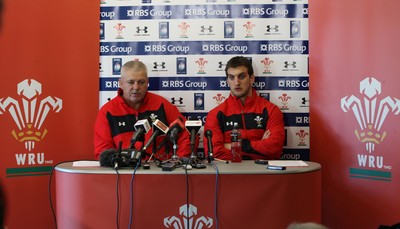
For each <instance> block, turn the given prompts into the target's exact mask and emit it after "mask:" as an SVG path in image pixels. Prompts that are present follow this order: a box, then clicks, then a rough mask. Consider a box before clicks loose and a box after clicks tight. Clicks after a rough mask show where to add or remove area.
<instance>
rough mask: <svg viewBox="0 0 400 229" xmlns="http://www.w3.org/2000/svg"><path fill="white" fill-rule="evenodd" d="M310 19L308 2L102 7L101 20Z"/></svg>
mask: <svg viewBox="0 0 400 229" xmlns="http://www.w3.org/2000/svg"><path fill="white" fill-rule="evenodd" d="M213 18H223V19H224V18H308V4H284V5H282V4H265V5H258V4H254V5H253V4H252V5H249V4H245V5H232V4H231V5H214V4H213V5H192V6H190V8H189V7H188V5H172V6H146V5H141V6H120V7H101V12H100V20H102V21H106V20H147V19H148V20H154V19H161V20H162V19H165V20H167V19H168V20H171V19H213Z"/></svg>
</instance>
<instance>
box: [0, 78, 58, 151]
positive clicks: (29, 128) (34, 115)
mask: <svg viewBox="0 0 400 229" xmlns="http://www.w3.org/2000/svg"><path fill="white" fill-rule="evenodd" d="M17 93H18V95H19V96H20V101H17V100H16V99H13V98H11V97H8V98H6V99H4V98H1V99H0V115H2V114H4V113H5V112H9V113H10V115H11V117H12V118H13V119H14V122H15V124H16V125H17V127H18V130H17V131H15V130H13V131H12V132H11V133H12V135H13V136H14V137H15V139H16V140H17V141H19V142H23V143H25V148H26V149H27V150H28V151H32V150H33V149H34V148H35V142H40V141H41V140H42V139H43V138H44V137H45V136H46V133H47V130H46V129H41V128H42V125H43V122H44V120H45V119H46V117H47V115H48V114H49V112H50V111H51V110H52V111H54V112H56V113H58V112H59V111H60V110H61V109H62V100H61V99H59V98H57V97H51V96H47V97H46V98H44V99H42V100H39V96H40V95H41V94H42V84H40V83H39V82H37V81H36V80H33V79H26V80H24V81H22V82H20V83H19V84H18V86H17Z"/></svg>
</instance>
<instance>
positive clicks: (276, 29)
mask: <svg viewBox="0 0 400 229" xmlns="http://www.w3.org/2000/svg"><path fill="white" fill-rule="evenodd" d="M271 30H273V31H274V32H279V25H274V26H271V25H267V32H268V33H269V32H271Z"/></svg>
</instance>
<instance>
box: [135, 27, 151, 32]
mask: <svg viewBox="0 0 400 229" xmlns="http://www.w3.org/2000/svg"><path fill="white" fill-rule="evenodd" d="M147 30H148V27H147V26H144V27H143V28H140V26H137V27H136V33H140V32H144V33H147Z"/></svg>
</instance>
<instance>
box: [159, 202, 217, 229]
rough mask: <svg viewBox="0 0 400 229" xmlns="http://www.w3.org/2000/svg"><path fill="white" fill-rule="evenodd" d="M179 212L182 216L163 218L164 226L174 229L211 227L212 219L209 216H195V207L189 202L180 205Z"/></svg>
mask: <svg viewBox="0 0 400 229" xmlns="http://www.w3.org/2000/svg"><path fill="white" fill-rule="evenodd" d="M179 214H180V215H181V216H182V218H178V217H176V216H171V217H166V218H164V226H165V227H166V228H174V229H186V228H187V229H201V228H205V227H207V228H211V227H212V225H213V219H212V218H210V217H204V216H201V217H197V218H196V215H197V207H196V206H193V205H191V204H189V205H186V204H185V205H182V206H181V207H180V208H179Z"/></svg>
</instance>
